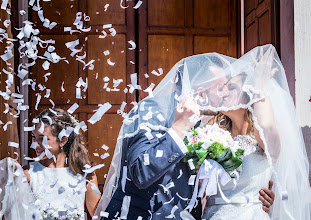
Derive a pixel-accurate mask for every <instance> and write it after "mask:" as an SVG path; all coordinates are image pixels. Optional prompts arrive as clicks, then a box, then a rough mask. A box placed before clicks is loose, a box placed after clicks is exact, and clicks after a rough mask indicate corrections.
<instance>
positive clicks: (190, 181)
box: [188, 175, 196, 186]
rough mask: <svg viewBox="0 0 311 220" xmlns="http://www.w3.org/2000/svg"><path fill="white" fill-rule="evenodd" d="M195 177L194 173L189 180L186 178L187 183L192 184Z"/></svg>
mask: <svg viewBox="0 0 311 220" xmlns="http://www.w3.org/2000/svg"><path fill="white" fill-rule="evenodd" d="M195 177H196V175H191V176H190V178H189V180H188V185H189V186H194V182H195Z"/></svg>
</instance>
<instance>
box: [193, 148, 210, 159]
mask: <svg viewBox="0 0 311 220" xmlns="http://www.w3.org/2000/svg"><path fill="white" fill-rule="evenodd" d="M207 153H208V152H207V150H206V149H204V148H199V149H197V150H195V154H196V155H197V156H198V157H199V158H202V157H203V156H204V155H205V154H207Z"/></svg>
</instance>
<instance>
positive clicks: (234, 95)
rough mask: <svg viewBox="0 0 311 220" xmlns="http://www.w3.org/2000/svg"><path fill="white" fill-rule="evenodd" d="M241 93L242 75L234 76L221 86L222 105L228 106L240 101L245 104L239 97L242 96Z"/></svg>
mask: <svg viewBox="0 0 311 220" xmlns="http://www.w3.org/2000/svg"><path fill="white" fill-rule="evenodd" d="M242 94H244V92H242V77H241V76H236V77H234V78H232V79H230V80H229V81H228V82H227V83H226V85H225V86H224V87H223V91H222V98H223V101H222V106H224V107H230V106H233V105H238V104H241V103H242V104H245V103H243V100H241V98H243V95H242Z"/></svg>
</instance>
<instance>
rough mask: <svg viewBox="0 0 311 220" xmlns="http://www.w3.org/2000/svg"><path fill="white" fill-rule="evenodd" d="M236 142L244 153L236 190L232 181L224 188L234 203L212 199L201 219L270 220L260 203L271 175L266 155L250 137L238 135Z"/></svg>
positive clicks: (219, 197)
mask: <svg viewBox="0 0 311 220" xmlns="http://www.w3.org/2000/svg"><path fill="white" fill-rule="evenodd" d="M234 140H235V141H238V143H239V148H242V149H244V150H245V151H244V157H243V163H242V171H241V172H240V179H239V180H238V182H237V185H236V187H235V188H234V184H233V182H232V181H231V182H229V183H228V184H227V185H226V186H222V190H223V193H224V194H225V196H226V197H227V198H228V199H230V200H231V202H230V203H226V201H224V200H223V199H222V197H221V195H220V193H219V192H218V194H217V195H215V196H212V197H209V198H208V200H207V205H206V208H205V210H204V213H203V217H202V219H210V220H227V219H228V220H229V219H230V220H232V219H239V220H250V219H252V220H254V219H258V220H259V219H260V220H265V219H270V217H269V215H268V214H267V213H266V212H264V211H263V209H262V204H261V202H260V200H259V190H260V189H261V188H262V187H268V183H269V180H270V179H271V175H272V172H271V169H270V166H269V164H268V160H267V158H266V155H265V153H264V151H263V150H262V148H261V147H260V146H259V145H258V143H257V142H256V140H254V139H252V138H251V137H250V136H248V135H243V136H242V135H238V136H236V137H235V138H234Z"/></svg>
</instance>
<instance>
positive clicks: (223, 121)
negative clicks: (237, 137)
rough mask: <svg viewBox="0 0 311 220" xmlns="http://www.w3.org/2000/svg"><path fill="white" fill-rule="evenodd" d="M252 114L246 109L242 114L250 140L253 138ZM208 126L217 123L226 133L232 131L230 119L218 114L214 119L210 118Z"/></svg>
mask: <svg viewBox="0 0 311 220" xmlns="http://www.w3.org/2000/svg"><path fill="white" fill-rule="evenodd" d="M252 116H253V114H252V113H251V112H250V111H249V110H248V109H247V110H246V111H245V114H244V121H246V122H247V123H248V127H247V134H249V135H250V136H251V137H252V138H255V133H254V121H253V117H252ZM208 123H209V124H213V123H217V124H219V126H220V127H221V128H223V129H225V130H227V131H230V132H231V129H232V121H231V119H230V118H229V117H228V116H226V115H224V114H222V113H220V112H219V113H218V114H217V115H215V116H214V117H212V118H211V119H210V120H209V121H208Z"/></svg>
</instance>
